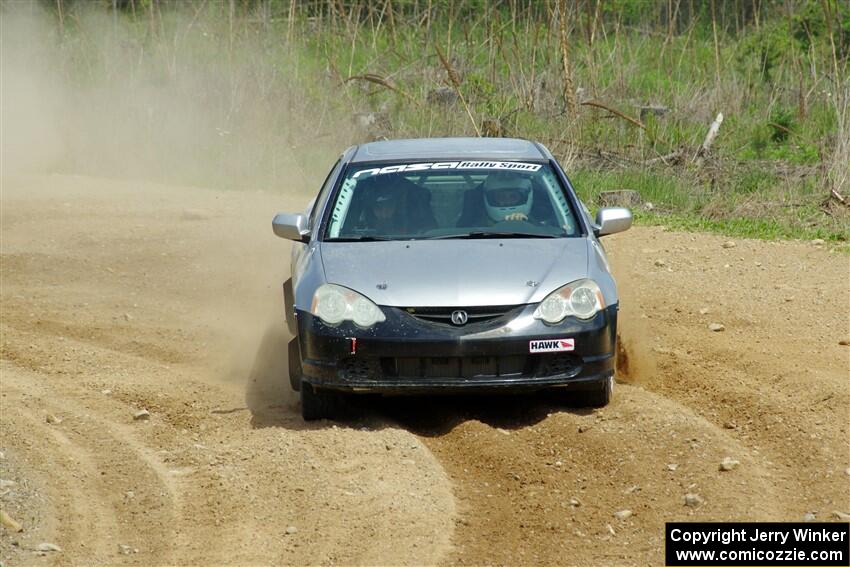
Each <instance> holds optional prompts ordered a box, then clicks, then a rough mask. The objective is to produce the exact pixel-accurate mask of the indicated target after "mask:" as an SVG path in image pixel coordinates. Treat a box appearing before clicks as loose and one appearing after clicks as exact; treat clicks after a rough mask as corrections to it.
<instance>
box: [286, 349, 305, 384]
mask: <svg viewBox="0 0 850 567" xmlns="http://www.w3.org/2000/svg"><path fill="white" fill-rule="evenodd" d="M288 350H289V352H288V356H287V358H288V362H289V385H290V386H292V389H293V390H294V391H295V392H300V391H301V376H302V374H303V371H302V369H301V347H300V346H299V345H298V337H294V338H293V339H291V340H290V341H289V347H288Z"/></svg>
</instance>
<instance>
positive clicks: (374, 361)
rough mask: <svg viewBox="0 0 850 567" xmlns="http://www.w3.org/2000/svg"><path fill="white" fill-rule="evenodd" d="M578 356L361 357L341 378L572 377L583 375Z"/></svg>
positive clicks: (348, 361)
mask: <svg viewBox="0 0 850 567" xmlns="http://www.w3.org/2000/svg"><path fill="white" fill-rule="evenodd" d="M581 364H582V361H581V357H579V356H576V355H575V354H565V353H557V354H556V353H550V354H529V355H525V354H517V355H501V356H429V357H390V356H385V357H380V358H378V357H360V356H352V357H349V358H345V359H342V360H340V361H339V370H340V377H341V378H343V379H344V380H350V381H353V382H363V381H380V380H383V379H394V378H400V379H402V380H403V379H405V378H411V379H429V378H430V379H451V378H457V379H459V380H475V379H487V378H500V377H503V378H520V377H524V378H531V377H538V378H544V377H550V376H561V377H566V378H572V377H574V376H576V375H578V374H579V372H581Z"/></svg>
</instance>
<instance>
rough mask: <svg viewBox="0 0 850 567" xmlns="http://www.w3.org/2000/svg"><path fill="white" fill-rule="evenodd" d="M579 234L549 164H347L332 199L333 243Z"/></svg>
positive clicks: (328, 233) (329, 236) (329, 231)
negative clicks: (334, 197)
mask: <svg viewBox="0 0 850 567" xmlns="http://www.w3.org/2000/svg"><path fill="white" fill-rule="evenodd" d="M578 234H580V229H579V226H578V222H577V221H576V218H575V215H574V214H573V212H572V209H571V208H570V206H569V204H568V203H567V199H566V196H565V193H564V189H563V187H562V186H561V183H560V182H559V180H558V178H557V176H556V175H555V172H554V171H553V170H552V168H551V166H550V165H549V164H543V163H523V162H506V161H449V162H415V163H414V162H404V163H402V162H399V163H392V164H387V163H381V164H380V165H374V164H371V165H363V166H356V167H355V166H352V167H350V168H349V169H348V171H347V172H346V175H345V178H344V179H343V181H342V186H341V187H340V189H339V191H338V192H337V195H336V200H335V201H334V202H333V203H332V204H331V213H330V220H329V222H328V225H327V231H326V233H325V239H326V240H330V241H334V240H336V241H369V240H410V239H421V240H426V239H452V238H458V239H460V238H556V237H567V236H577V235H578Z"/></svg>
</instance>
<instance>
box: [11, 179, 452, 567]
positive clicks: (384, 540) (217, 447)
mask: <svg viewBox="0 0 850 567" xmlns="http://www.w3.org/2000/svg"><path fill="white" fill-rule="evenodd" d="M4 182H5V185H4V207H3V210H2V231H3V234H2V236H3V250H2V259H1V260H0V261H2V264H3V271H2V276H3V286H2V290H0V295H2V298H0V299H2V302H3V308H4V309H3V321H2V329H0V335H2V338H1V339H0V354H2V358H3V360H4V363H3V367H2V369H1V370H2V373H3V380H2V385H3V395H4V397H3V406H4V411H3V412H2V413H3V419H2V420H1V421H0V432H2V435H0V439H14V440H15V442H4V443H3V447H2V449H4V450H6V451H7V452H9V453H15V456H17V453H18V452H21V453H22V456H24V457H25V458H24V459H17V458H16V459H15V460H16V462H23V463H27V467H26V469H27V470H28V471H29V474H31V475H33V476H36V475H37V476H38V477H39V478H40V479H41V480H43V484H44V486H46V490H45V492H46V493H47V494H48V495H49V498H48V506H47V508H46V512H45V514H44V515H45V517H44V520H43V525H42V526H31V527H28V530H27V532H26V533H25V534H24V538H25V539H26V541H29V540H30V539H32V538H35V537H36V536H38V535H40V534H48V535H51V537H54V539H55V540H56V541H57V542H59V543H65V542H67V545H63V547H65V550H64V552H63V553H62V554H61V555H57V556H54V560H58V561H60V562H62V563H99V564H116V563H122V564H134V563H143V562H144V563H171V564H193V565H194V564H221V563H228V564H250V565H254V564H261V563H262V564H265V563H281V564H337V563H338V564H376V563H391V564H398V565H421V564H431V563H435V562H437V561H438V560H439V558H440V557H442V556H443V555H444V554H445V553H446V552H447V550H448V548H449V541H450V539H451V536H452V533H453V517H454V513H455V512H454V500H453V498H452V495H451V492H450V490H451V489H450V484H449V481H448V479H447V478H446V476H445V473H444V472H443V470H442V469H441V467H440V466H439V464H438V463H437V461H436V460H435V459H434V457H433V456H432V455H431V454H430V453H429V452H428V451H427V449H425V448H424V446H423V445H422V444H421V442H419V441H418V440H417V439H416V437H415V436H413V435H411V434H410V433H408V432H406V431H403V430H400V429H398V428H387V427H386V426H385V424H383V423H380V422H376V421H367V422H364V423H358V424H352V425H349V426H346V425H340V426H339V427H337V426H333V425H332V424H321V425H318V426H315V427H313V426H307V425H306V424H304V423H303V422H302V421H301V420H300V417H298V416H297V413H296V410H297V408H296V407H294V406H293V404H292V403H291V401H289V394H287V393H285V392H284V391H282V390H281V386H282V385H283V384H285V381H286V377H285V375H282V374H281V373H280V372H278V371H276V370H275V368H274V363H272V364H271V366H269V364H270V361H264V360H260V361H258V360H254V359H255V357H256V356H257V344H258V343H259V336H260V335H261V333H262V331H263V329H264V327H265V322H266V321H267V320H268V318H269V316H270V314H269V305H270V304H271V303H272V302H275V303H274V304H275V305H277V302H279V297H278V295H279V291H278V289H277V288H278V281H279V279H280V275H278V272H279V270H280V268H281V267H282V266H283V265H284V263H285V262H283V261H282V258H283V257H285V246H284V247H283V249H281V242H280V241H279V240H275V239H274V238H273V237H272V236H271V233H270V231H268V218H270V215H271V214H272V212H274V211H275V209H276V208H277V207H278V204H277V199H276V198H273V197H269V196H264V195H252V196H251V198H249V199H246V198H245V195H243V194H235V193H234V194H226V193H225V194H220V193H214V192H207V191H202V190H195V189H184V188H181V189H180V190H179V191H177V190H175V188H173V187H162V186H148V185H144V186H142V187H141V188H140V186H139V184H137V183H127V184H122V183H120V182H114V181H108V182H106V181H100V180H91V179H85V178H61V177H54V178H51V179H50V180H49V181H48V180H45V179H42V178H35V179H29V180H23V181H21V180H18V182H17V183H11V182H9V181H8V180H5V181H4ZM57 197H58V198H57ZM187 206H193V207H199V206H200V207H209V208H210V209H209V211H210V212H209V214H208V215H207V214H204V215H201V216H202V219H201V220H196V219H194V218H193V219H192V220H191V222H190V221H186V220H185V219H184V218H183V216H182V213H181V211H182V209H183V207H187ZM80 211H85V214H84V215H80V214H79V212H80ZM44 218H50V219H51V222H50V223H49V224H48V225H44V223H43V219H44ZM246 219H249V220H246ZM10 221H11V222H10ZM213 225H215V226H216V228H217V229H216V230H215V231H211V230H210V229H211V227H212V226H213ZM128 232H129V233H132V236H131V237H130V238H128V237H127V234H128ZM255 242H256V243H260V244H259V246H258V247H257V248H258V249H256V250H254V251H253V252H252V253H251V254H246V253H245V246H246V243H255ZM269 258H280V259H281V261H280V263H270V262H269V260H268V259H269ZM274 311H275V312H279V309H278V308H277V307H276V308H275V309H274ZM282 344H283V345H285V341H284V342H282ZM281 352H285V349H280V350H278V351H277V352H276V353H273V354H276V355H278V356H279V355H280V353H281ZM252 362H253V363H254V365H255V366H257V364H258V363H259V369H258V372H259V374H258V376H254V377H255V378H256V379H255V380H254V381H253V382H251V376H252V375H251V372H250V370H251V363H252ZM282 362H283V366H282V367H283V368H285V367H286V363H285V359H284V360H283V361H282ZM277 364H278V366H280V361H278V362H277ZM7 376H8V377H11V376H14V378H9V379H8V380H7ZM7 383H8V384H9V386H8V387H7ZM246 386H247V390H248V391H247V400H246ZM106 390H109V393H108V394H104V393H103V392H104V391H106ZM246 402H247V404H246ZM7 405H8V406H10V407H24V406H26V407H25V410H26V411H24V410H23V409H17V410H15V411H14V412H12V411H9V412H7V411H5V407H6V406H7ZM140 408H147V409H148V410H149V411H150V414H151V417H150V419H149V420H148V421H143V422H134V421H133V419H132V416H133V414H134V412H135V411H137V410H138V409H140ZM26 412H28V413H26ZM45 412H53V413H55V414H56V415H57V416H61V417H63V419H64V421H63V422H62V423H61V424H58V425H48V424H46V423H45V422H44V414H45ZM35 425H38V426H37V427H36V426H35ZM69 428H70V429H69ZM60 434H62V435H64V438H66V439H67V441H68V444H63V443H60V441H59V440H58V439H57V438H56V436H57V435H60ZM54 453H56V455H54ZM78 455H79V457H78ZM60 457H61V459H62V460H63V462H66V464H65V465H63V466H58V465H55V464H53V463H54V462H56V460H57V459H58V458H60ZM78 461H79V462H80V463H81V464H76V463H77V462H78ZM75 466H76V467H77V468H79V469H80V470H84V471H85V476H86V478H89V477H91V480H85V482H83V481H81V480H79V478H78V477H81V475H80V473H78V472H77V471H76V469H75V468H74V467H75ZM27 470H24V473H26V472H27ZM75 475H76V476H75ZM127 490H132V491H133V492H134V496H133V499H132V502H126V501H125V499H124V494H125V493H126V492H127ZM84 497H85V498H88V500H84V499H83V498H84ZM74 498H76V499H77V500H80V502H79V503H77V504H74V502H75V501H74V500H73V499H74ZM68 502H70V504H69V503H68ZM84 505H88V506H89V507H88V508H83V506H84ZM75 506H76V508H75ZM136 506H138V509H139V510H140V515H137V514H134V513H132V512H131V510H133V509H135V507H136ZM75 515H81V516H85V517H93V518H96V519H93V520H91V521H90V522H89V524H91V526H90V528H86V529H83V527H84V526H83V525H82V524H81V525H76V524H75V523H74V517H75ZM97 518H99V520H97ZM145 518H146V519H145ZM98 521H100V522H101V523H100V524H98V523H97V522H98ZM107 524H109V525H107ZM111 524H115V526H111ZM290 526H292V527H293V528H297V531H295V530H294V529H293V530H292V531H293V532H294V533H288V531H287V528H288V527H290ZM119 540H126V541H121V542H122V543H127V544H128V545H131V546H133V547H137V548H139V553H138V554H131V555H119V554H118V553H117V543H118V542H119ZM81 543H83V544H85V545H86V546H88V547H86V548H82V547H80V544H81ZM26 553H28V552H26ZM20 557H21V558H28V555H26V554H24V555H21V556H20Z"/></svg>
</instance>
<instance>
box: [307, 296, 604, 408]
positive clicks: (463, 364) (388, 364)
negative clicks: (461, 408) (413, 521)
mask: <svg viewBox="0 0 850 567" xmlns="http://www.w3.org/2000/svg"><path fill="white" fill-rule="evenodd" d="M617 307H618V306H617V305H612V306H610V307H608V308H607V309H605V310H604V311H601V312H600V313H598V314H597V315H596V316H595V317H594V318H592V319H590V320H587V321H581V320H578V319H573V318H568V319H567V320H565V321H563V322H562V323H561V324H559V325H554V326H553V325H546V324H545V323H543V322H542V321H539V320H536V319H534V318H533V317H532V313H533V312H534V308H535V306H534V305H526V306H519V307H517V308H515V309H512V310H511V311H509V312H508V313H505V314H504V315H503V316H501V317H498V318H496V319H493V320H489V321H486V322H476V323H469V324H467V325H465V326H461V327H456V326H453V325H451V324H443V323H434V322H429V321H423V320H421V319H419V318H417V317H414V316H413V315H411V314H409V313H407V312H406V311H405V310H403V309H400V308H392V307H382V308H381V310H382V311H383V312H384V314H385V315H386V318H387V320H386V321H384V322H383V323H379V324H377V325H374V326H372V327H370V328H368V329H362V328H360V327H357V326H356V325H354V323H351V322H349V321H345V322H343V323H341V324H339V325H336V326H333V327H332V326H329V325H326V324H325V323H323V322H322V321H321V320H320V319H318V318H317V317H314V316H313V315H311V314H310V313H307V312H304V311H298V312H297V324H298V337H299V342H300V348H301V364H302V370H303V378H302V379H303V380H304V381H306V382H309V383H310V384H312V385H313V386H314V387H316V388H320V389H329V390H342V391H349V392H376V393H411V394H412V393H440V392H452V391H482V392H504V391H520V390H522V391H534V390H541V389H544V388H550V387H570V388H575V389H582V388H596V387H599V386H600V385H601V383H604V381H605V380H607V379H608V378H609V377H611V376H612V375H613V374H614V352H615V350H616V349H615V344H616V336H617V332H616V329H617ZM566 338H570V339H573V340H574V341H575V349H574V350H573V351H571V352H546V353H536V354H532V353H530V352H529V350H530V349H529V343H530V341H532V340H546V339H566ZM352 339H356V341H353V340H352Z"/></svg>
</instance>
